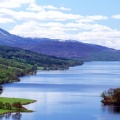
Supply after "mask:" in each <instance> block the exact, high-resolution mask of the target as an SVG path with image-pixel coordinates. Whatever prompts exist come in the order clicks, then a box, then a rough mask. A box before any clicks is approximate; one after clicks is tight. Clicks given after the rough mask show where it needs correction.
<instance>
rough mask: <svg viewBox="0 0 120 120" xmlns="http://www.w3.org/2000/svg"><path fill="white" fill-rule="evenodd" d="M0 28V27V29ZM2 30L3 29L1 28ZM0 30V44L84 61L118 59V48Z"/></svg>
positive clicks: (119, 54)
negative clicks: (29, 36) (22, 35)
mask: <svg viewBox="0 0 120 120" xmlns="http://www.w3.org/2000/svg"><path fill="white" fill-rule="evenodd" d="M1 30H2V29H0V31H1ZM2 31H4V30H2ZM4 33H6V34H7V35H6V36H5V35H3V34H1V32H0V44H1V45H7V46H11V47H19V48H22V49H25V50H30V51H34V52H37V53H40V54H46V55H52V56H57V57H63V58H72V59H73V58H74V59H82V60H84V61H106V60H107V61H117V60H120V50H115V49H113V48H108V47H105V46H100V45H95V44H89V43H82V42H78V41H75V40H73V41H71V40H66V41H61V40H58V39H49V38H25V37H20V36H17V35H13V34H10V33H8V32H7V31H6V32H5V31H4Z"/></svg>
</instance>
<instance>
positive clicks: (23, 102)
mask: <svg viewBox="0 0 120 120" xmlns="http://www.w3.org/2000/svg"><path fill="white" fill-rule="evenodd" d="M0 102H2V103H4V104H5V103H9V104H11V105H12V104H13V103H15V102H20V103H21V105H27V104H30V103H34V102H36V100H31V99H24V98H7V97H0ZM9 112H11V113H12V112H32V110H27V109H26V108H24V107H23V109H20V110H17V109H13V108H12V109H11V110H8V109H6V108H5V109H0V114H5V113H9Z"/></svg>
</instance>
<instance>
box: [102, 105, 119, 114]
mask: <svg viewBox="0 0 120 120" xmlns="http://www.w3.org/2000/svg"><path fill="white" fill-rule="evenodd" d="M102 110H103V112H109V113H120V106H115V105H102Z"/></svg>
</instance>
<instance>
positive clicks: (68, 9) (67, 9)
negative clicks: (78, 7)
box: [60, 7, 71, 11]
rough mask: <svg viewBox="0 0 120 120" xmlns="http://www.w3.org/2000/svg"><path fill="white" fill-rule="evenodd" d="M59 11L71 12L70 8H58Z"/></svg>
mask: <svg viewBox="0 0 120 120" xmlns="http://www.w3.org/2000/svg"><path fill="white" fill-rule="evenodd" d="M60 9H61V10H65V11H71V8H65V7H60Z"/></svg>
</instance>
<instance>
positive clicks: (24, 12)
mask: <svg viewBox="0 0 120 120" xmlns="http://www.w3.org/2000/svg"><path fill="white" fill-rule="evenodd" d="M0 28H2V29H4V30H7V31H8V32H10V33H11V34H16V35H19V36H24V37H33V38H52V39H60V40H77V41H80V42H84V43H92V44H98V45H102V46H107V47H110V48H115V49H120V0H0Z"/></svg>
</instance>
